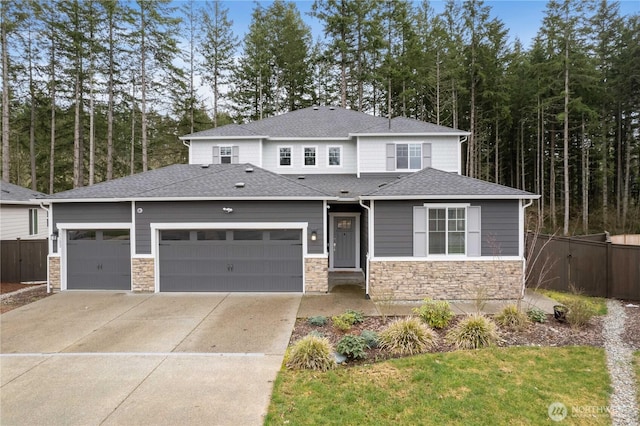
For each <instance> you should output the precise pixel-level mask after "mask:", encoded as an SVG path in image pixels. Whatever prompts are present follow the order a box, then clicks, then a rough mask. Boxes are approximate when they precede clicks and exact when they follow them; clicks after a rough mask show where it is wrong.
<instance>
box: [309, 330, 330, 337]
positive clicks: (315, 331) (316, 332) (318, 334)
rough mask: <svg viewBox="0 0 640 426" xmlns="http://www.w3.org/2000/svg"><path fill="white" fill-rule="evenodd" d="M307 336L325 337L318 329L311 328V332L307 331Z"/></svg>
mask: <svg viewBox="0 0 640 426" xmlns="http://www.w3.org/2000/svg"><path fill="white" fill-rule="evenodd" d="M309 336H315V337H326V336H325V335H324V333H323V332H321V331H319V330H311V333H309Z"/></svg>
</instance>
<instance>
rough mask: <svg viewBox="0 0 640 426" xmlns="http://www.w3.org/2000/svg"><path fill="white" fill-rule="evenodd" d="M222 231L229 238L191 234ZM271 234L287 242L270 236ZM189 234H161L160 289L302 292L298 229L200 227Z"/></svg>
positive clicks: (211, 233)
mask: <svg viewBox="0 0 640 426" xmlns="http://www.w3.org/2000/svg"><path fill="white" fill-rule="evenodd" d="M161 232H162V231H161ZM223 232H224V235H226V236H227V237H228V239H226V240H196V239H194V237H193V236H194V235H198V238H201V237H202V235H215V234H221V233H223ZM184 235H186V234H184ZM271 235H274V236H278V237H284V238H288V239H289V240H270V239H269V238H270V236H271ZM296 236H297V240H294V241H291V239H293V238H296ZM234 237H235V238H236V239H235V240H234V239H233V238H234ZM184 238H186V236H184ZM189 238H190V239H189V240H186V239H183V240H181V241H165V240H162V238H161V240H162V241H161V242H160V247H159V264H160V291H225V292H227V291H228V292H250V291H256V292H269V291H271V292H285V291H295V292H300V291H302V269H303V267H302V243H301V241H300V238H301V231H300V230H295V231H292V230H286V231H284V232H275V233H274V231H264V230H235V231H234V230H226V231H220V230H216V231H215V232H212V231H210V230H204V231H203V230H198V231H196V232H190V233H189Z"/></svg>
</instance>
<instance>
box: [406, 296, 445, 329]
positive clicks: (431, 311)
mask: <svg viewBox="0 0 640 426" xmlns="http://www.w3.org/2000/svg"><path fill="white" fill-rule="evenodd" d="M413 313H414V314H416V315H418V316H419V317H420V319H422V321H423V322H424V323H426V324H427V325H428V326H429V327H432V328H438V329H441V328H445V327H446V326H447V325H449V321H451V318H453V317H454V313H453V311H452V310H451V305H450V304H449V302H447V301H446V300H433V299H431V298H426V299H424V300H423V302H422V305H420V307H419V308H414V309H413Z"/></svg>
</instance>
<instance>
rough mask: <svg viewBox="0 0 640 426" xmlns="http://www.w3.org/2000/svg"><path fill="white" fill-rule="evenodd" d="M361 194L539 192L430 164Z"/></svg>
mask: <svg viewBox="0 0 640 426" xmlns="http://www.w3.org/2000/svg"><path fill="white" fill-rule="evenodd" d="M362 198H363V199H376V198H398V199H407V198H414V199H417V198H423V199H463V198H466V199H480V198H483V199H486V198H492V199H500V198H510V199H514V198H516V199H537V198H539V195H535V194H532V193H531V192H527V191H522V190H520V189H515V188H510V187H508V186H504V185H499V184H496V183H491V182H485V181H483V180H479V179H474V178H470V177H468V176H462V175H459V174H457V173H450V172H445V171H442V170H438V169H433V168H430V167H428V168H426V169H423V170H420V171H418V172H415V173H412V174H410V175H407V176H405V177H403V178H401V179H398V180H395V181H392V182H390V183H388V184H387V185H383V186H382V187H380V188H379V189H376V190H374V191H371V192H369V193H367V194H363V197H362Z"/></svg>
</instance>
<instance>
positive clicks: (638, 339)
mask: <svg viewBox="0 0 640 426" xmlns="http://www.w3.org/2000/svg"><path fill="white" fill-rule="evenodd" d="M627 305H632V306H627ZM622 306H624V310H625V312H626V314H627V322H626V324H625V325H626V327H625V331H624V333H623V334H622V338H623V340H624V341H625V342H627V343H628V344H629V346H630V347H631V348H632V349H634V350H637V351H638V350H640V301H637V300H636V301H628V300H626V301H624V300H623V301H622Z"/></svg>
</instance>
